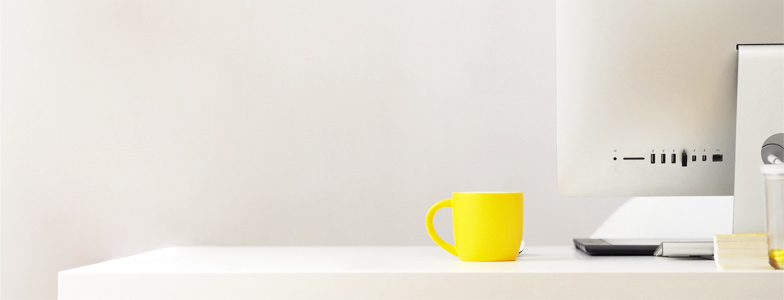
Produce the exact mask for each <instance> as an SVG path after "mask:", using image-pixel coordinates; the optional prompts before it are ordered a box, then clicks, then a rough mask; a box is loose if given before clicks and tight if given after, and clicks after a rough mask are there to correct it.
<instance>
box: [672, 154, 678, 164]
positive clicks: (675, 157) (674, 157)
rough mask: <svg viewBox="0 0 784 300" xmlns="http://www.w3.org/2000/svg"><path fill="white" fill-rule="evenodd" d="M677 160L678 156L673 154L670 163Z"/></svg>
mask: <svg viewBox="0 0 784 300" xmlns="http://www.w3.org/2000/svg"><path fill="white" fill-rule="evenodd" d="M677 158H678V156H677V155H675V153H673V154H672V163H675V160H676V159H677Z"/></svg>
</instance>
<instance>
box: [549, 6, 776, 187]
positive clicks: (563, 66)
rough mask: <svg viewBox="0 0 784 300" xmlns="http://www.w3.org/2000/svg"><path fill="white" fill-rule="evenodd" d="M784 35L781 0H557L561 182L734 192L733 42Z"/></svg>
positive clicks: (769, 39) (772, 39)
mask: <svg viewBox="0 0 784 300" xmlns="http://www.w3.org/2000/svg"><path fill="white" fill-rule="evenodd" d="M782 37H784V1H781V0H658V1H651V0H559V1H558V2H557V4H556V79H557V83H556V88H557V91H556V93H557V134H558V136H557V142H558V147H557V159H558V187H559V190H560V191H561V193H562V194H564V195H567V196H688V195H700V196H708V195H732V192H733V176H734V173H733V170H734V157H735V155H734V154H735V153H734V151H735V144H734V143H735V111H736V101H735V99H736V85H737V50H736V47H735V46H736V44H756V43H781V42H782Z"/></svg>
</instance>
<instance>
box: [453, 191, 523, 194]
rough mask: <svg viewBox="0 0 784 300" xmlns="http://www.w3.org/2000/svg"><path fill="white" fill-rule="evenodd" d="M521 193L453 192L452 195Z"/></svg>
mask: <svg viewBox="0 0 784 300" xmlns="http://www.w3.org/2000/svg"><path fill="white" fill-rule="evenodd" d="M522 193H523V192H483V191H479V192H453V193H452V194H522Z"/></svg>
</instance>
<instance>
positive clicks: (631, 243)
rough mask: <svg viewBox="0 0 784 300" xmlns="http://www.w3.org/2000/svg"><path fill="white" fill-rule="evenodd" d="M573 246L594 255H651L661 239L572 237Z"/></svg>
mask: <svg viewBox="0 0 784 300" xmlns="http://www.w3.org/2000/svg"><path fill="white" fill-rule="evenodd" d="M573 241H574V247H575V248H577V249H580V250H581V251H583V252H585V253H587V254H588V255H595V256H602V255H604V256H623V255H636V256H653V253H654V252H656V248H658V247H659V245H661V243H662V240H642V239H573Z"/></svg>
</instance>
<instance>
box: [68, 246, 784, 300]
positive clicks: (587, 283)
mask: <svg viewBox="0 0 784 300" xmlns="http://www.w3.org/2000/svg"><path fill="white" fill-rule="evenodd" d="M59 296H60V299H72V298H79V299H213V298H233V299H248V298H270V297H272V298H281V297H292V298H320V299H323V298H524V297H528V298H704V299H718V298H755V299H762V298H771V299H784V271H773V270H732V271H722V270H719V269H718V268H717V267H716V265H715V263H714V262H713V261H711V260H702V259H676V258H662V257H647V256H646V257H642V256H637V257H592V256H588V255H585V254H583V253H582V252H579V251H577V250H575V249H574V248H571V247H528V248H527V249H526V250H525V251H524V252H523V254H522V255H521V256H520V257H519V258H518V259H517V261H513V262H489V263H479V262H462V261H460V260H459V259H458V258H456V257H454V256H452V255H450V254H448V253H447V252H445V251H443V250H441V249H440V248H437V247H172V248H165V249H160V250H155V251H151V252H146V253H142V254H138V255H134V256H129V257H125V258H120V259H115V260H111V261H107V262H103V263H99V264H95V265H89V266H85V267H81V268H76V269H72V270H67V271H62V272H60V274H59Z"/></svg>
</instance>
